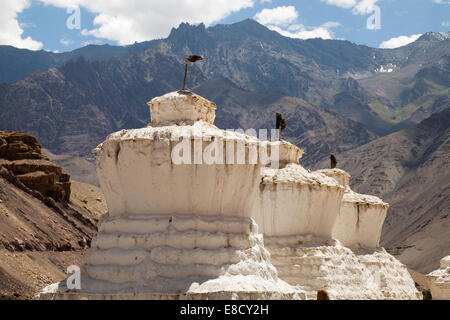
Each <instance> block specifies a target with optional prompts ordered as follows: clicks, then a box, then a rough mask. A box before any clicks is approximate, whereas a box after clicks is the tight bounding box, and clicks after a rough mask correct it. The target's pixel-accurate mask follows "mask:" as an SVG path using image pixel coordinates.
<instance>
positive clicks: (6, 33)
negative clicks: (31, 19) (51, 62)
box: [0, 0, 43, 50]
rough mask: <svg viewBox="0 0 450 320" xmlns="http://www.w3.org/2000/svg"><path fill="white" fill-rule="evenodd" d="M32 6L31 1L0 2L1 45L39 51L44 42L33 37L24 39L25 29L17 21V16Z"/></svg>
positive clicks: (4, 0) (2, 0)
mask: <svg viewBox="0 0 450 320" xmlns="http://www.w3.org/2000/svg"><path fill="white" fill-rule="evenodd" d="M29 6H30V1H29V0H1V2H0V30H1V32H0V44H2V45H10V46H14V47H17V48H25V49H30V50H39V49H41V48H42V46H43V44H42V42H39V41H35V40H33V39H32V38H31V37H26V38H23V37H22V35H23V27H24V26H25V25H22V26H21V25H20V24H19V21H18V20H17V14H18V13H20V12H22V11H23V10H25V9H26V8H28V7H29Z"/></svg>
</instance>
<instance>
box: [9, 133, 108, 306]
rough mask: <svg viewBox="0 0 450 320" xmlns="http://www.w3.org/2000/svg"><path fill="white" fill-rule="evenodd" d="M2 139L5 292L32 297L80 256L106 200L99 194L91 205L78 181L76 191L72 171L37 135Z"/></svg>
mask: <svg viewBox="0 0 450 320" xmlns="http://www.w3.org/2000/svg"><path fill="white" fill-rule="evenodd" d="M0 142H1V157H2V159H0V297H2V296H3V297H9V298H30V297H31V296H32V295H33V294H35V293H36V292H37V290H38V289H41V288H42V287H44V286H45V285H47V284H48V283H51V282H52V281H54V280H55V278H59V279H62V278H63V275H64V273H63V272H64V270H65V268H67V266H68V265H70V264H73V263H74V262H76V261H78V260H80V259H81V257H82V255H83V254H84V251H85V249H86V248H88V247H89V245H90V242H91V239H92V237H93V235H94V234H95V233H96V224H97V221H98V218H99V217H100V215H101V214H104V208H103V209H102V208H101V207H98V206H99V204H100V203H104V200H103V198H102V197H100V196H98V195H97V196H96V200H95V202H96V205H97V207H96V210H92V201H91V200H89V197H87V196H86V195H85V194H83V193H86V192H83V193H81V192H80V191H79V189H80V187H79V186H78V184H77V188H76V189H77V191H76V192H75V193H74V194H72V192H71V191H72V190H71V183H70V182H69V176H68V175H65V174H63V173H62V170H61V168H60V167H58V166H56V165H55V164H53V163H51V162H50V161H48V160H47V159H46V158H45V157H44V156H43V155H42V154H41V152H40V148H41V146H40V144H39V143H38V142H37V140H36V139H35V138H34V137H33V136H31V135H28V134H25V133H22V132H0ZM5 158H6V159H5ZM91 188H92V189H94V188H95V187H93V186H92V187H91ZM82 189H86V188H82ZM87 193H89V192H87ZM90 193H92V192H90ZM97 199H98V200H97ZM80 201H83V202H80ZM84 201H85V202H84ZM80 261H81V260H80ZM69 262H70V264H69Z"/></svg>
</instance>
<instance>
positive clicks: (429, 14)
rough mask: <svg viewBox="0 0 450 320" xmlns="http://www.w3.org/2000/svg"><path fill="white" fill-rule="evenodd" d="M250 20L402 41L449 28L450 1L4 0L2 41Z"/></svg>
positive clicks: (73, 44) (296, 33)
mask: <svg viewBox="0 0 450 320" xmlns="http://www.w3.org/2000/svg"><path fill="white" fill-rule="evenodd" d="M68 7H71V8H76V7H78V8H79V9H80V15H79V16H78V15H77V11H76V10H74V9H72V10H71V11H70V12H68V11H67V10H68V9H67V8H68ZM378 13H379V15H378ZM78 17H80V20H79V21H80V24H79V26H78V25H77V23H76V22H77V19H76V18H78ZM378 17H379V18H380V19H378ZM246 18H253V19H255V20H257V21H259V22H260V23H263V24H265V25H266V26H268V27H269V28H271V29H273V30H276V31H278V32H280V33H281V34H283V35H286V36H290V37H297V38H303V39H304V38H310V37H322V38H332V39H345V40H349V41H352V42H354V43H357V44H364V45H367V46H371V47H379V46H380V45H382V43H383V42H384V43H383V45H382V46H383V47H396V46H400V45H404V44H407V43H408V42H411V41H413V40H415V39H417V37H418V36H420V34H423V33H425V32H428V31H434V32H448V31H449V30H450V0H295V1H286V0H284V1H281V0H272V1H270V0H214V1H212V0H190V1H183V0H165V1H164V2H162V1H161V0H124V1H103V0H102V1H100V0H2V1H1V2H0V30H1V31H0V32H1V33H0V44H9V45H14V46H17V47H24V48H29V49H34V50H36V49H44V50H49V51H58V52H63V51H70V50H73V49H76V48H79V47H82V46H84V45H86V44H89V43H95V44H103V43H109V44H121V45H126V44H130V43H134V42H135V41H138V42H140V41H144V40H151V39H155V38H164V37H166V36H167V35H168V33H169V32H170V29H171V28H172V27H176V26H178V24H179V23H180V22H182V21H187V22H190V23H192V24H196V23H199V22H205V24H206V25H207V26H211V25H215V24H217V23H226V24H228V23H234V22H238V21H241V20H243V19H246ZM370 18H371V24H370V25H369V27H368V25H367V20H368V19H370ZM68 19H69V22H71V23H72V24H71V25H72V26H73V27H76V28H72V29H70V28H68V26H67V20H68ZM78 27H79V29H78ZM388 40H390V41H389V42H387V41H388Z"/></svg>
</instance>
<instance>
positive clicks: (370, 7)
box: [352, 0, 378, 15]
mask: <svg viewBox="0 0 450 320" xmlns="http://www.w3.org/2000/svg"><path fill="white" fill-rule="evenodd" d="M377 2H378V0H362V1H360V2H358V4H357V5H356V6H354V7H353V10H352V13H353V14H360V15H366V14H369V13H372V12H374V11H375V4H376V3H377Z"/></svg>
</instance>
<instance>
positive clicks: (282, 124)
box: [275, 112, 287, 139]
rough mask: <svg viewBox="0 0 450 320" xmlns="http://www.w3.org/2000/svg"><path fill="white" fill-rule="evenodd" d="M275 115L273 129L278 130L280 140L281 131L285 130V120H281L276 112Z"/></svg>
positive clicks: (280, 116)
mask: <svg viewBox="0 0 450 320" xmlns="http://www.w3.org/2000/svg"><path fill="white" fill-rule="evenodd" d="M275 115H276V123H275V129H278V130H280V139H281V134H282V133H283V130H284V129H286V127H287V120H286V119H283V116H282V115H281V113H279V112H277V113H276V114H275Z"/></svg>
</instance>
